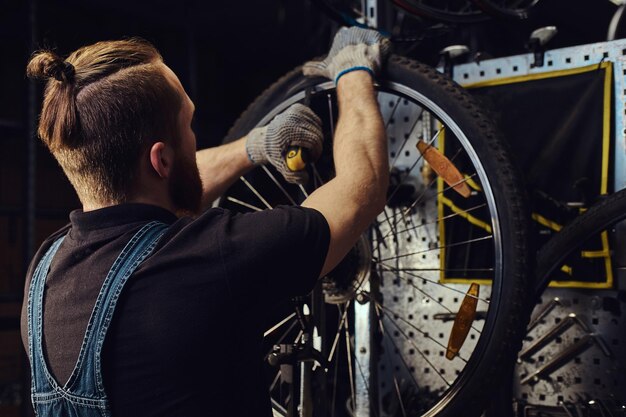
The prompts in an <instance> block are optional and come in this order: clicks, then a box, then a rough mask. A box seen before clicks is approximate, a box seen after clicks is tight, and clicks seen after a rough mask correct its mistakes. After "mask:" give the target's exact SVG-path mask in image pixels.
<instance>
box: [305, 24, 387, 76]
mask: <svg viewBox="0 0 626 417" xmlns="http://www.w3.org/2000/svg"><path fill="white" fill-rule="evenodd" d="M390 46H391V45H390V43H389V39H387V38H385V37H384V36H383V35H381V34H380V33H378V32H377V31H375V30H371V29H362V28H359V27H351V28H341V29H340V30H339V32H337V34H336V35H335V39H334V40H333V45H332V47H331V48H330V52H328V55H327V56H326V58H324V60H322V61H309V62H307V63H306V64H304V67H303V68H302V72H303V73H304V75H306V76H312V77H326V78H330V79H331V80H335V84H337V81H339V78H340V77H341V76H342V75H344V74H346V73H348V72H351V71H356V70H365V71H368V72H369V73H370V74H371V75H372V77H374V76H375V75H376V74H377V73H378V71H379V70H380V67H381V65H382V63H383V61H384V60H385V59H386V58H387V55H388V54H389V50H390Z"/></svg>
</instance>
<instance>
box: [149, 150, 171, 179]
mask: <svg viewBox="0 0 626 417" xmlns="http://www.w3.org/2000/svg"><path fill="white" fill-rule="evenodd" d="M173 162H174V153H173V151H172V149H171V147H169V146H167V145H166V144H165V143H163V142H156V143H155V144H154V145H152V147H151V148H150V165H151V166H152V169H154V171H155V173H156V174H157V175H158V176H159V177H160V178H168V177H169V176H170V172H171V169H172V163H173Z"/></svg>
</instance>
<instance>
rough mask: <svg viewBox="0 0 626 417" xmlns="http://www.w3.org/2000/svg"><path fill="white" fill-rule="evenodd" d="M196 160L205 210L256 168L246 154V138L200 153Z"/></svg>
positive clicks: (197, 153)
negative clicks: (239, 179)
mask: <svg viewBox="0 0 626 417" xmlns="http://www.w3.org/2000/svg"><path fill="white" fill-rule="evenodd" d="M196 160H197V162H198V170H199V171H200V178H201V179H202V207H203V209H206V208H208V207H210V205H211V203H213V201H214V200H215V199H217V198H218V197H219V196H220V195H222V194H223V193H224V192H225V191H226V190H227V189H228V187H229V186H231V185H232V184H233V183H234V182H235V181H236V180H237V178H239V177H240V176H242V175H243V174H245V173H246V172H248V171H250V170H251V169H252V168H253V167H254V164H253V163H252V162H251V161H250V159H249V158H248V154H247V153H246V138H245V137H244V138H241V139H239V140H236V141H235V142H231V143H229V144H226V145H221V146H216V147H214V148H208V149H203V150H201V151H198V152H196Z"/></svg>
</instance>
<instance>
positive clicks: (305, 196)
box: [298, 184, 309, 198]
mask: <svg viewBox="0 0 626 417" xmlns="http://www.w3.org/2000/svg"><path fill="white" fill-rule="evenodd" d="M298 187H300V191H302V194H304V198H309V193H307V192H306V190H305V189H304V187H303V186H302V184H298Z"/></svg>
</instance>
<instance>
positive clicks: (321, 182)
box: [311, 163, 324, 187]
mask: <svg viewBox="0 0 626 417" xmlns="http://www.w3.org/2000/svg"><path fill="white" fill-rule="evenodd" d="M311 168H313V175H314V178H316V179H317V181H319V183H320V187H321V186H322V185H324V180H323V179H322V177H321V176H320V173H319V172H318V170H317V168H316V167H315V164H313V163H312V164H311Z"/></svg>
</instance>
